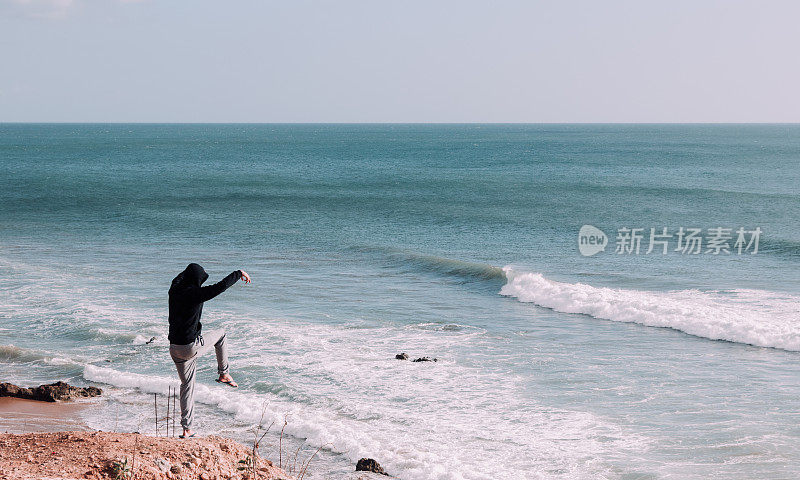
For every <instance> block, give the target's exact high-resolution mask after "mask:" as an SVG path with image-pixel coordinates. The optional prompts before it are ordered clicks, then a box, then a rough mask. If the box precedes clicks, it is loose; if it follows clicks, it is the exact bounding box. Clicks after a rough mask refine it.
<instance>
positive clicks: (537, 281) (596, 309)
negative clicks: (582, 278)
mask: <svg viewBox="0 0 800 480" xmlns="http://www.w3.org/2000/svg"><path fill="white" fill-rule="evenodd" d="M504 271H505V274H506V276H507V278H508V282H507V283H506V284H505V285H504V286H503V288H502V289H501V290H500V294H501V295H505V296H509V297H514V298H516V299H517V300H519V301H520V302H525V303H534V304H536V305H539V306H542V307H546V308H551V309H553V310H555V311H558V312H564V313H580V314H584V315H590V316H592V317H595V318H600V319H605V320H612V321H615V322H628V323H638V324H640V325H646V326H650V327H663V328H671V329H674V330H678V331H681V332H684V333H688V334H690V335H694V336H697V337H703V338H708V339H711V340H725V341H729V342H736V343H744V344H749V345H755V346H759V347H771V348H779V349H784V350H790V351H800V321H798V318H799V317H800V297H798V296H795V295H790V294H785V293H777V292H769V291H764V290H746V289H736V290H730V291H711V292H703V291H699V290H679V291H669V292H652V291H640V290H626V289H614V288H601V287H593V286H591V285H586V284H583V283H564V282H557V281H554V280H550V279H548V278H545V277H544V276H543V275H542V274H540V273H535V272H517V271H514V270H513V269H512V268H511V267H505V268H504Z"/></svg>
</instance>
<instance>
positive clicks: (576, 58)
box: [0, 0, 800, 122]
mask: <svg viewBox="0 0 800 480" xmlns="http://www.w3.org/2000/svg"><path fill="white" fill-rule="evenodd" d="M798 21H800V2H797V1H787V2H778V1H769V0H767V1H755V0H753V1H749V2H742V1H732V0H727V1H702V0H693V1H674V0H671V1H666V2H655V1H644V0H638V1H625V2H620V1H598V0H592V1H585V2H581V1H555V0H554V1H550V2H539V1H521V2H512V1H485V2H471V1H460V2H455V1H435V0H424V1H406V0H403V1H396V2H387V1H380V0H365V1H350V0H337V1H304V0H286V1H282V2H271V1H264V0H255V1H246V0H243V1H238V2H222V1H219V0H217V1H205V0H192V1H184V2H174V1H163V0H162V1H156V0H152V1H148V0H140V1H120V0H0V121H98V122H104V121H116V122H125V121H133V122H149V121H151V122H798V121H800V93H798V92H799V91H800V61H798V47H800V27H798Z"/></svg>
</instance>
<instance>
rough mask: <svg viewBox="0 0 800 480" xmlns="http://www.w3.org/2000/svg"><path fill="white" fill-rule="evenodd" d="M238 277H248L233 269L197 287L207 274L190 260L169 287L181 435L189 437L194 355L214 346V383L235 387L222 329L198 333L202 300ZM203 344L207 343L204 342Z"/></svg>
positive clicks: (213, 295)
mask: <svg viewBox="0 0 800 480" xmlns="http://www.w3.org/2000/svg"><path fill="white" fill-rule="evenodd" d="M239 279H241V280H242V281H243V282H245V283H250V276H249V275H247V272H245V271H244V270H236V271H235V272H231V273H230V275H228V276H227V277H225V278H223V279H222V281H221V282H219V283H215V284H214V285H209V286H206V287H201V285H202V284H203V282H205V281H206V280H208V274H207V273H206V271H205V270H204V269H203V267H201V266H200V265H198V264H196V263H190V264H189V266H187V267H186V268H185V269H184V270H183V271H182V272H181V273H179V274H178V276H177V277H175V278H174V279H173V280H172V285H171V286H170V287H169V343H170V345H169V354H170V356H171V357H172V360H173V361H174V362H175V367H176V368H177V369H178V377H180V379H181V426H182V427H183V435H180V437H181V438H185V437H191V436H193V435H194V433H192V418H193V413H194V374H195V370H196V367H197V357H199V356H200V355H202V354H203V353H205V352H206V351H208V350H209V349H210V346H211V345H214V350H215V351H216V354H217V373H219V378H218V379H217V381H218V382H220V383H224V384H226V385H229V386H231V387H237V386H238V385H236V382H234V381H233V378H231V376H230V375H229V374H228V353H227V349H226V346H225V332H224V331H222V330H215V331H213V332H207V333H206V335H205V338H204V336H203V335H202V334H201V331H202V329H203V324H201V323H200V315H201V314H202V313H203V302H205V301H206V300H211V299H212V298H214V297H216V296H217V295H219V294H220V293H222V292H224V291H225V290H227V289H228V287H230V286H231V285H233V284H234V283H236V282H237V281H238V280H239ZM206 344H207V345H206Z"/></svg>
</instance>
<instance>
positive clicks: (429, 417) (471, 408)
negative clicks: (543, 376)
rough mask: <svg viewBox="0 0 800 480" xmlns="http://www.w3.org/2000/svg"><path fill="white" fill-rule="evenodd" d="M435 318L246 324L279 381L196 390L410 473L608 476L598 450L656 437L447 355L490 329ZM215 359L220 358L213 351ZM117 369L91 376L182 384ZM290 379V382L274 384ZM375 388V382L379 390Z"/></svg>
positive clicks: (148, 384) (238, 342)
mask: <svg viewBox="0 0 800 480" xmlns="http://www.w3.org/2000/svg"><path fill="white" fill-rule="evenodd" d="M427 327H429V325H427V324H426V325H422V328H420V325H413V326H407V327H396V326H387V327H381V328H377V329H376V328H371V329H367V330H362V329H359V330H358V332H359V334H358V335H355V334H354V330H353V329H352V328H350V327H347V326H332V325H309V324H303V325H298V324H297V323H296V322H291V323H289V322H282V321H278V320H272V321H270V322H261V323H260V324H257V325H252V326H249V325H242V326H241V328H240V329H239V330H237V331H238V332H239V335H237V336H236V337H235V338H232V340H231V341H232V342H233V343H235V346H236V349H237V351H239V352H240V358H239V359H238V360H237V362H239V364H247V365H248V368H259V369H261V368H265V367H266V366H270V367H272V370H270V371H271V372H273V373H272V375H276V376H274V377H272V376H271V378H265V379H264V380H265V383H266V384H267V385H269V386H270V388H268V389H265V388H259V389H258V391H254V390H255V389H254V388H252V387H247V386H243V387H242V388H240V389H239V390H235V391H234V390H231V389H229V388H225V387H221V386H218V385H214V384H213V383H212V385H211V386H209V385H206V384H204V383H203V382H202V381H200V383H198V384H197V386H196V387H195V395H196V400H197V401H198V402H200V403H202V404H206V405H209V406H212V407H215V408H216V409H218V410H219V411H220V412H224V413H226V414H228V415H232V416H233V417H234V418H235V419H236V420H238V421H240V422H244V423H249V424H255V423H257V422H258V421H259V417H260V416H261V412H262V409H263V408H264V404H265V402H266V405H267V410H266V415H265V417H264V419H265V423H266V424H269V423H271V422H272V421H275V424H276V425H282V424H283V419H284V416H288V422H289V425H288V426H287V427H286V433H287V434H289V435H291V436H293V437H295V438H298V439H303V440H305V443H306V444H307V445H309V446H311V447H314V448H316V447H321V446H325V448H326V449H329V450H330V451H332V452H336V453H339V454H342V455H343V456H344V457H345V458H347V460H348V462H349V463H350V465H352V464H353V463H354V462H355V461H357V460H358V459H359V458H361V457H372V458H376V459H379V461H380V463H381V464H382V465H383V466H384V467H385V468H386V469H387V470H388V471H389V472H390V473H392V474H394V475H396V476H397V477H398V478H403V479H421V480H428V479H430V480H467V479H469V480H489V479H492V480H500V479H509V480H510V479H517V478H519V473H520V472H526V473H525V475H526V478H570V479H572V478H598V477H602V476H603V474H604V473H607V469H608V468H609V467H608V464H604V463H602V462H599V461H598V460H597V459H600V458H604V457H605V456H607V455H608V453H609V451H617V452H618V451H624V450H627V449H636V450H639V451H641V450H643V449H644V448H645V447H646V444H647V440H646V439H643V438H641V437H640V436H638V435H635V434H632V433H631V432H630V431H628V430H627V429H625V428H623V427H621V426H620V425H617V424H615V423H613V422H610V421H608V420H606V419H603V418H602V417H600V416H598V415H595V414H593V413H590V412H585V411H573V410H566V409H559V408H552V407H546V406H542V405H538V404H536V403H535V402H532V401H530V399H525V398H524V397H523V395H522V392H520V391H519V388H518V386H517V384H516V382H517V380H516V379H515V378H514V377H513V376H510V375H502V374H499V373H498V372H495V371H493V370H491V369H486V370H484V369H483V368H475V367H467V366H464V365H461V364H459V363H458V362H454V361H452V359H450V358H447V357H448V356H449V355H448V354H447V352H448V351H449V349H450V348H452V346H453V345H454V344H460V343H462V342H470V341H477V342H483V341H484V340H485V339H484V336H483V335H482V334H481V332H480V331H479V330H473V329H464V330H450V329H443V330H437V332H438V333H437V334H436V335H433V336H432V335H431V334H430V330H429V328H427ZM251 329H252V332H255V331H259V332H260V333H261V336H260V337H258V338H257V337H256V336H255V335H253V334H252V332H251ZM365 338H370V339H371V340H370V341H369V342H365V341H364V339H365ZM486 341H488V342H490V343H491V340H490V339H489V340H486ZM398 344H403V348H404V349H407V350H408V351H409V352H410V353H412V354H414V355H417V354H425V353H430V352H436V353H437V355H444V358H443V359H442V361H440V362H439V363H437V364H413V363H411V362H401V361H397V360H394V358H393V356H394V353H396V351H397V346H398ZM476 348H478V347H477V346H476ZM241 355H244V356H241ZM206 363H207V364H208V365H205V368H211V366H210V365H211V364H213V359H209V361H208V362H206ZM116 368H118V367H115V369H112V368H107V367H100V366H94V365H89V366H87V367H86V368H85V370H84V377H85V378H86V379H87V380H90V381H94V382H101V383H106V384H109V385H114V386H117V387H122V388H131V389H136V390H138V391H140V392H143V393H150V394H152V393H159V394H164V393H166V392H167V388H168V386H169V385H173V386H175V385H176V384H177V378H174V377H167V376H152V375H142V374H139V373H129V372H125V371H121V370H117V369H116ZM284 382H285V383H287V384H290V386H289V387H287V388H277V389H276V390H272V386H275V385H279V384H282V383H284ZM465 385H469V388H465V387H464V386H465ZM287 390H288V392H287ZM364 391H369V392H372V395H370V401H367V402H365V401H364V397H363V392H364ZM547 472H550V473H547ZM320 478H324V476H323V477H320Z"/></svg>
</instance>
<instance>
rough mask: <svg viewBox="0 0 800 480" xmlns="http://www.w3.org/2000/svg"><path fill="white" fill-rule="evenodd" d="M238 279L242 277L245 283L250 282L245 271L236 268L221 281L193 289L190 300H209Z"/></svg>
mask: <svg viewBox="0 0 800 480" xmlns="http://www.w3.org/2000/svg"><path fill="white" fill-rule="evenodd" d="M239 279H242V281H244V282H246V283H250V276H249V275H248V274H247V272H245V271H244V270H236V271H235V272H231V273H230V274H229V275H228V276H227V277H225V278H223V279H222V280H221V281H219V282H217V283H215V284H213V285H208V286H206V287H200V288H198V289H196V290H194V292H193V295H192V301H193V302H196V303H201V302H205V301H207V300H211V299H212V298H214V297H216V296H217V295H219V294H220V293H222V292H224V291H225V290H227V289H228V287H230V286H231V285H233V284H234V283H236V281H237V280H239Z"/></svg>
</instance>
